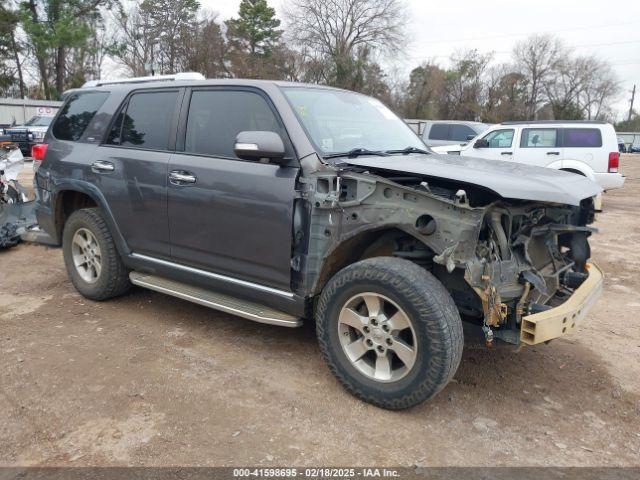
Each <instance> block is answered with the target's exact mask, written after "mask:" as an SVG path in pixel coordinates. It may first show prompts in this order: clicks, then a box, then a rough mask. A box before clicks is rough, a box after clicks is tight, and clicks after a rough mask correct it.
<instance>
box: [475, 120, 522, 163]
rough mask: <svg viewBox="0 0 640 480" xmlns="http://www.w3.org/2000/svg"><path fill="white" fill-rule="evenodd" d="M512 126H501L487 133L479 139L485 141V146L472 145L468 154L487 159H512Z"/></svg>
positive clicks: (513, 132)
mask: <svg viewBox="0 0 640 480" xmlns="http://www.w3.org/2000/svg"><path fill="white" fill-rule="evenodd" d="M514 135H515V130H514V129H513V128H501V129H499V130H493V131H491V132H489V133H487V134H486V135H485V136H484V137H482V138H481V139H480V140H485V141H486V146H484V147H481V148H478V147H476V146H475V145H472V146H471V147H472V148H471V150H470V152H469V155H470V156H473V157H478V158H486V159H489V160H507V161H511V160H513V151H514V150H513V140H514V138H513V137H514Z"/></svg>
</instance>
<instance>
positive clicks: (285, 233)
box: [36, 78, 602, 409]
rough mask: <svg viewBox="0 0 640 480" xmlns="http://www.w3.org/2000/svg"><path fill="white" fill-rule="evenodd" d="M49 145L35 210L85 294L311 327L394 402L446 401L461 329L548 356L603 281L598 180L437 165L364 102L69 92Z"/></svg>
mask: <svg viewBox="0 0 640 480" xmlns="http://www.w3.org/2000/svg"><path fill="white" fill-rule="evenodd" d="M220 112H225V113H224V115H222V114H221V113H220ZM74 118H82V119H83V122H82V125H79V124H78V123H77V122H74V121H72V120H73V119H74ZM152 127H153V128H152ZM163 132H164V133H163ZM46 143H47V144H48V145H46V155H45V159H44V161H43V163H42V165H41V166H40V168H39V169H38V170H37V173H36V184H37V198H38V206H37V216H38V220H39V223H40V225H41V226H42V227H43V228H44V229H45V230H46V231H47V232H48V233H49V234H50V235H51V237H52V238H54V240H55V241H57V242H59V243H61V244H62V246H63V250H64V257H65V263H66V266H67V269H68V272H69V275H70V278H71V280H72V282H73V284H74V285H75V287H76V288H77V289H78V291H80V293H82V294H83V295H85V296H86V297H88V298H91V299H94V300H104V299H107V298H111V297H114V296H117V295H119V294H122V293H124V292H125V291H127V289H128V288H129V287H130V285H131V284H135V285H139V286H143V287H146V288H150V289H153V290H156V291H160V292H163V293H167V294H170V295H174V296H177V297H179V298H183V299H186V300H189V301H192V302H196V303H200V304H202V305H206V306H209V307H212V308H217V309H220V310H223V311H226V312H230V313H233V314H236V315H239V316H243V317H245V318H250V319H252V320H256V321H261V322H265V323H271V324H277V325H283V326H292V327H293V326H298V325H300V324H301V323H302V321H303V320H313V319H315V322H316V330H317V335H318V340H319V344H320V348H321V351H322V353H323V355H324V357H325V359H326V361H327V363H328V365H329V367H330V369H331V371H332V372H333V373H334V374H335V376H336V377H337V378H338V379H339V380H340V381H341V383H342V384H343V385H344V386H345V387H346V388H347V389H348V390H349V391H350V392H352V393H353V394H355V395H356V396H358V397H359V398H362V399H363V400H365V401H368V402H371V403H373V404H375V405H378V406H381V407H384V408H391V409H400V408H407V407H410V406H412V405H416V404H417V403H420V402H422V401H424V400H426V399H428V398H431V397H433V396H434V395H435V394H437V393H438V392H439V391H440V390H441V389H442V388H444V386H445V385H446V384H447V382H448V381H449V380H450V379H451V378H452V377H453V375H454V374H455V371H456V369H457V367H458V364H459V361H460V357H461V354H462V348H463V329H462V322H463V321H464V322H465V323H466V324H468V325H470V326H471V327H472V328H473V329H475V330H477V331H479V332H482V334H483V335H484V336H485V339H486V342H487V343H488V344H492V343H493V342H494V341H498V340H500V341H504V342H508V343H512V344H536V343H540V342H542V341H548V340H550V339H553V338H557V337H558V336H561V335H562V334H564V333H567V332H569V331H571V330H572V329H573V328H574V327H575V324H576V322H577V321H579V320H580V319H581V318H582V317H583V316H584V315H585V313H586V311H587V310H588V308H589V307H590V305H591V304H592V303H593V302H594V301H595V299H597V297H598V295H599V294H600V290H601V288H602V274H601V272H600V271H599V270H598V268H597V267H596V266H595V265H594V264H593V263H590V260H589V256H590V251H589V245H588V237H589V236H590V235H591V234H592V233H593V232H594V229H593V228H592V227H590V224H591V223H592V222H593V219H594V209H593V197H594V196H595V195H597V194H598V193H599V192H600V188H599V187H598V186H597V185H596V184H594V183H593V182H591V181H590V180H588V179H586V178H583V177H579V176H577V175H571V174H569V173H563V172H557V171H554V170H550V169H544V168H536V167H528V166H524V165H517V164H513V163H511V164H509V163H506V162H499V161H485V160H478V159H471V158H467V159H462V160H461V159H460V158H459V157H456V158H455V159H453V160H451V159H449V158H447V157H446V156H439V155H432V154H430V153H429V152H428V151H427V150H425V145H424V144H423V143H422V141H421V140H420V139H419V138H418V137H417V136H416V135H415V134H414V133H413V132H411V130H410V129H409V127H407V126H406V124H404V122H402V120H401V119H399V118H398V117H396V116H395V115H394V114H393V113H392V112H391V111H389V110H388V109H387V108H386V107H385V106H384V105H383V104H382V103H380V102H379V101H377V100H374V99H372V98H369V97H366V96H363V95H359V94H355V93H351V92H346V91H342V90H337V89H331V88H326V87H317V86H308V85H300V84H290V83H282V82H268V81H250V80H224V81H221V80H217V81H204V80H194V79H184V78H171V79H166V80H165V81H163V82H155V83H153V82H149V83H144V82H138V83H136V84H134V85H131V84H130V83H128V82H105V85H91V86H90V87H88V88H83V89H79V90H76V91H73V92H71V93H69V94H68V95H67V100H66V103H65V105H64V106H63V107H62V109H61V110H60V112H59V114H58V116H57V118H56V120H55V121H54V124H53V127H52V129H51V130H50V132H49V133H48V134H47V138H46ZM43 150H44V149H43Z"/></svg>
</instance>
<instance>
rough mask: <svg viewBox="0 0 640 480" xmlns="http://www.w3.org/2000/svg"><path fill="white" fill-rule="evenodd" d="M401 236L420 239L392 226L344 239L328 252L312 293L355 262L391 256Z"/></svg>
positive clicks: (366, 231)
mask: <svg viewBox="0 0 640 480" xmlns="http://www.w3.org/2000/svg"><path fill="white" fill-rule="evenodd" d="M400 238H413V239H416V241H420V239H418V238H416V237H415V236H413V235H411V234H410V233H408V232H406V231H404V230H402V229H401V228H398V227H392V226H384V227H381V228H375V229H369V230H365V231H362V232H359V233H357V234H355V235H354V236H352V237H349V238H347V239H344V240H343V241H341V242H340V243H338V244H337V245H336V246H334V247H333V248H332V249H331V250H329V251H328V252H327V255H326V257H325V260H324V262H322V266H321V268H320V271H319V272H318V275H317V277H316V280H315V282H314V286H313V288H312V295H318V294H319V293H320V292H322V289H323V288H324V286H325V285H326V284H327V282H328V281H329V280H330V279H331V278H332V277H333V276H334V275H335V274H336V273H338V272H339V271H340V270H342V269H343V268H345V267H348V266H349V265H351V264H353V263H356V262H359V261H361V260H365V259H367V258H373V257H382V256H391V255H392V253H393V248H392V247H394V246H395V242H396V241H397V240H398V239H400ZM421 243H423V242H421ZM425 245H426V244H425ZM427 247H428V246H427Z"/></svg>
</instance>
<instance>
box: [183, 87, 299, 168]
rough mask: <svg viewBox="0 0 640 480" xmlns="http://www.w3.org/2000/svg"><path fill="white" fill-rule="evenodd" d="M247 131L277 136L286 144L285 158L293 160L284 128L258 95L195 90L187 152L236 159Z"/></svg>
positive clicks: (192, 100) (186, 141)
mask: <svg viewBox="0 0 640 480" xmlns="http://www.w3.org/2000/svg"><path fill="white" fill-rule="evenodd" d="M244 131H269V132H275V133H277V134H278V135H280V138H282V141H283V143H284V144H285V156H286V157H290V156H291V150H292V149H291V148H290V147H289V142H288V139H287V136H286V133H285V131H284V128H282V126H281V125H280V122H279V121H278V119H277V118H276V116H275V114H274V113H273V111H272V110H271V108H269V104H268V103H267V101H266V100H265V99H264V98H263V97H262V96H260V95H259V94H257V93H254V92H247V91H239V90H227V91H225V90H196V91H194V92H193V93H192V95H191V102H190V103H189V117H188V119H187V132H186V137H185V144H184V149H185V152H189V153H198V154H203V155H212V156H216V157H225V158H234V159H235V158H237V157H236V155H235V153H234V151H233V147H234V145H235V139H236V136H237V135H238V133H240V132H244Z"/></svg>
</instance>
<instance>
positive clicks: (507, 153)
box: [500, 152, 513, 155]
mask: <svg viewBox="0 0 640 480" xmlns="http://www.w3.org/2000/svg"><path fill="white" fill-rule="evenodd" d="M500 155H513V152H500Z"/></svg>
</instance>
